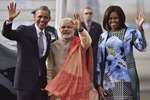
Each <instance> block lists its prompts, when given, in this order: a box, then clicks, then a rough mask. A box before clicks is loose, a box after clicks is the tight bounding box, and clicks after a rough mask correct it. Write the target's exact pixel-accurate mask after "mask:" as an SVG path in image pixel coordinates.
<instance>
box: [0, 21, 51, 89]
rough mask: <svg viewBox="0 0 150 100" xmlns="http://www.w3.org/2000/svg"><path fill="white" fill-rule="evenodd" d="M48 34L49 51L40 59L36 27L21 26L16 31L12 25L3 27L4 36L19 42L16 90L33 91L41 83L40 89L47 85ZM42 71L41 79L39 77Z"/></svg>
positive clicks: (48, 40)
mask: <svg viewBox="0 0 150 100" xmlns="http://www.w3.org/2000/svg"><path fill="white" fill-rule="evenodd" d="M45 33H46V38H47V51H46V54H45V56H44V57H42V58H41V59H40V57H39V53H38V52H39V51H38V50H39V49H38V42H37V39H38V38H37V33H36V29H35V26H34V25H31V26H25V25H21V26H19V27H18V28H17V29H16V30H12V24H6V22H5V23H4V25H3V30H2V34H3V36H5V37H6V38H8V39H10V40H15V41H17V64H16V72H15V81H14V85H15V88H16V89H18V90H32V89H33V88H37V87H36V86H38V85H37V84H38V82H39V81H40V84H39V85H40V87H41V88H43V87H45V86H46V84H47V78H46V77H47V75H46V64H45V60H46V57H47V56H48V51H49V47H50V41H51V37H50V34H48V33H47V32H45ZM39 71H41V77H39Z"/></svg>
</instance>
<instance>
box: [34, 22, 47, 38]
mask: <svg viewBox="0 0 150 100" xmlns="http://www.w3.org/2000/svg"><path fill="white" fill-rule="evenodd" d="M35 28H36V33H37V36H38V37H40V35H39V33H40V32H41V31H42V32H43V33H44V34H43V35H44V37H45V29H43V30H41V29H39V27H38V26H37V24H35Z"/></svg>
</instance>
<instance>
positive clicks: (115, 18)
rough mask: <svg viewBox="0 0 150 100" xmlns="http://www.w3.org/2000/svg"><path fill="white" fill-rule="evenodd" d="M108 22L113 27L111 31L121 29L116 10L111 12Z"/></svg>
mask: <svg viewBox="0 0 150 100" xmlns="http://www.w3.org/2000/svg"><path fill="white" fill-rule="evenodd" d="M108 24H109V26H110V27H111V31H117V30H119V27H120V25H119V16H118V14H117V13H116V12H115V11H114V12H112V13H111V14H110V16H109V20H108Z"/></svg>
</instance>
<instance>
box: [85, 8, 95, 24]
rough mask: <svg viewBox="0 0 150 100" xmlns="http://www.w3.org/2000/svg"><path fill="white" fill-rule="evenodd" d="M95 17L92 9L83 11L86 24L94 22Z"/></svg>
mask: <svg viewBox="0 0 150 100" xmlns="http://www.w3.org/2000/svg"><path fill="white" fill-rule="evenodd" d="M92 15H93V12H92V9H84V10H83V19H84V21H85V22H89V21H91V20H92V17H93V16H92Z"/></svg>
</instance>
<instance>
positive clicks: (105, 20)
mask: <svg viewBox="0 0 150 100" xmlns="http://www.w3.org/2000/svg"><path fill="white" fill-rule="evenodd" d="M112 12H116V13H117V14H118V16H119V29H121V28H125V27H126V25H125V20H126V18H125V14H124V12H123V10H122V8H121V7H119V6H115V5H112V6H109V7H108V8H107V9H106V11H105V14H104V17H103V27H104V29H105V30H106V31H110V30H111V27H110V25H109V23H108V20H109V17H110V14H111V13H112Z"/></svg>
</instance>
